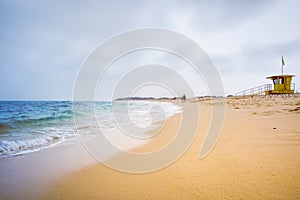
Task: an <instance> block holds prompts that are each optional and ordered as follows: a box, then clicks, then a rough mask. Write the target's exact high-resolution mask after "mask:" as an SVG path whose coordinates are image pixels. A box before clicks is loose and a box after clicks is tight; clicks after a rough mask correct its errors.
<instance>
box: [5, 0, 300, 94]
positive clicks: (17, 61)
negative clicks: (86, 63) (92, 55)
mask: <svg viewBox="0 0 300 200" xmlns="http://www.w3.org/2000/svg"><path fill="white" fill-rule="evenodd" d="M298 7H299V2H298V1H293V0H289V1H271V0H270V1H259V0H256V1H225V0H224V1H222V0H213V1H109V2H105V1H102V2H101V1H100V2H99V1H87V2H84V3H83V2H74V1H35V0H30V1H21V0H20V1H1V2H0V28H1V32H0V53H1V54H0V84H1V88H0V99H7V98H19V99H20V98H25V99H32V98H33V99H34V98H39V99H44V98H47V99H59V98H61V99H70V98H71V95H72V87H73V83H74V80H75V78H76V73H77V71H78V70H79V66H80V64H81V63H82V61H83V59H84V58H85V57H86V56H87V55H88V53H89V52H90V51H91V50H92V49H93V48H95V46H96V45H97V44H99V43H100V42H102V41H104V40H105V39H107V38H109V37H111V36H112V35H114V34H117V33H119V32H122V31H126V30H128V29H134V28H139V27H148V26H155V27H161V28H167V29H172V30H175V31H178V32H181V33H182V34H185V35H187V36H189V37H191V38H192V39H194V40H195V41H197V42H198V43H199V44H200V45H202V46H203V47H204V48H205V49H206V50H207V52H208V54H209V55H210V56H211V58H212V60H213V61H214V62H215V63H216V65H217V68H218V69H219V71H220V73H221V76H222V77H223V81H224V84H225V89H226V92H227V93H232V91H234V90H239V89H243V88H245V87H248V86H250V85H251V84H254V83H256V82H259V80H263V79H264V76H265V74H271V73H276V72H277V71H279V70H278V69H277V66H278V65H279V67H280V57H281V55H283V56H285V58H286V63H287V68H286V70H287V72H291V73H295V74H296V75H297V74H300V71H299V70H298V69H296V68H295V66H298V63H299V62H298V60H297V58H298V57H299V38H300V35H299V33H300V30H299V29H300V28H299V25H298V24H297V23H296V21H297V19H298V18H299V12H298V10H297V8H298ZM167 58H168V57H165V58H161V59H167ZM140 59H144V58H140ZM146 60H147V59H145V61H146ZM148 60H149V59H148ZM278 60H279V61H278ZM278 63H279V64H278ZM144 64H148V63H144ZM275 68H276V69H275ZM116 73H118V72H116ZM241 74H245V75H247V77H249V79H251V80H252V81H249V82H246V81H245V78H244V79H243V78H242V77H240V76H241ZM239 77H240V78H239ZM191 79H192V78H191ZM295 81H296V82H298V78H297V77H296V79H295ZM237 83H238V86H236V88H234V87H233V86H235V85H237ZM299 84H300V83H299ZM296 85H298V84H296Z"/></svg>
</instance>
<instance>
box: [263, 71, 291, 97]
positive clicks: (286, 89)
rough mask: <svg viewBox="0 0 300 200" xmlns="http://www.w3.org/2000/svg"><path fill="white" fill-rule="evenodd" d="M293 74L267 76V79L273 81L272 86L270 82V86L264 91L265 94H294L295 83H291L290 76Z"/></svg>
mask: <svg viewBox="0 0 300 200" xmlns="http://www.w3.org/2000/svg"><path fill="white" fill-rule="evenodd" d="M294 76H295V75H289V74H285V75H275V76H269V77H267V79H271V80H272V81H273V87H272V85H271V84H269V85H270V87H268V89H267V90H266V91H265V93H266V95H271V94H294V92H295V83H292V78H293V77H294Z"/></svg>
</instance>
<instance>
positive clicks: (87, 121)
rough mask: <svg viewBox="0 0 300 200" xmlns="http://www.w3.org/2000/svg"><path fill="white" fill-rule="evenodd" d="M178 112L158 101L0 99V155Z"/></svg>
mask: <svg viewBox="0 0 300 200" xmlns="http://www.w3.org/2000/svg"><path fill="white" fill-rule="evenodd" d="M155 108H160V109H155ZM178 112H181V108H180V107H178V106H176V105H174V104H171V103H159V102H142V101H140V102H113V103H112V102H72V101H0V157H6V156H14V155H20V154H26V153H31V152H34V151H38V150H41V149H44V148H49V147H52V146H55V145H58V144H59V143H61V142H63V141H65V140H70V139H72V138H74V137H77V132H76V129H81V130H85V131H86V133H87V134H89V133H90V132H91V131H90V130H91V129H93V128H95V127H97V128H100V129H110V128H115V127H117V126H126V125H127V124H139V123H145V122H146V124H147V123H148V124H151V123H152V122H154V121H158V120H163V119H166V118H168V117H170V116H172V115H173V114H175V113H178ZM74 117H75V119H76V120H75V121H74ZM75 122H76V123H75Z"/></svg>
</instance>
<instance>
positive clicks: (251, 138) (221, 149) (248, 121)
mask: <svg viewBox="0 0 300 200" xmlns="http://www.w3.org/2000/svg"><path fill="white" fill-rule="evenodd" d="M195 103H198V104H199V107H200V120H199V124H198V125H199V128H198V131H197V136H196V138H195V140H194V141H193V143H192V145H191V146H190V148H189V149H188V151H186V152H185V153H184V155H183V156H182V157H180V158H179V159H178V160H177V161H176V162H174V163H173V164H172V165H170V166H168V167H166V168H163V169H160V170H158V171H155V172H151V173H142V174H132V173H124V172H119V171H117V170H113V169H110V168H109V167H106V166H104V165H102V164H100V163H97V164H93V165H90V166H88V167H86V168H83V169H81V170H79V171H76V172H73V173H71V174H68V175H66V176H65V177H64V178H62V179H61V180H59V181H57V182H55V183H54V184H53V185H52V186H51V187H50V188H49V190H48V191H47V192H46V194H45V195H44V196H43V197H42V198H43V199H299V198H300V157H299V154H300V124H299V121H300V97H299V96H297V95H296V96H291V97H281V96H278V97H272V98H269V97H265V98H263V97H254V98H251V97H248V98H239V99H237V98H227V100H226V118H225V124H224V128H223V131H222V134H221V137H220V138H219V141H218V143H217V144H216V146H215V147H214V149H213V151H212V152H211V153H210V154H209V155H208V156H207V157H206V158H204V159H199V151H200V147H201V144H202V143H203V139H204V136H205V134H206V132H207V129H208V127H209V123H210V114H211V107H210V106H211V105H210V101H209V100H206V101H198V102H193V104H195ZM189 104H190V103H185V105H184V110H183V112H185V113H188V112H191V110H189ZM180 120H181V115H180V114H178V115H175V116H173V117H171V118H170V119H168V120H167V122H166V123H165V125H164V127H163V129H162V130H161V131H160V133H159V134H158V135H157V136H155V137H154V138H153V140H151V141H150V142H149V143H147V144H146V145H144V146H142V147H139V148H136V149H133V150H132V151H133V152H138V153H147V152H151V151H153V150H157V149H159V148H162V147H164V145H166V144H167V143H168V142H169V141H170V140H171V139H172V138H173V137H174V132H176V130H177V129H178V128H179V126H180V122H181V121H180ZM114 159H118V157H115V158H114Z"/></svg>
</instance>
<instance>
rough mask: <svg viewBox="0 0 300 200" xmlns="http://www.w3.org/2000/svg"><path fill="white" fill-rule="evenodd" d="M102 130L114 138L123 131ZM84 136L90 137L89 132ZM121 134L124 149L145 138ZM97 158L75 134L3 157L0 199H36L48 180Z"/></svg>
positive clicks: (0, 161)
mask: <svg viewBox="0 0 300 200" xmlns="http://www.w3.org/2000/svg"><path fill="white" fill-rule="evenodd" d="M160 123H161V122H160V121H155V122H154V125H153V127H152V128H151V127H150V128H148V129H153V128H154V127H155V126H156V125H157V124H160ZM103 134H106V135H108V136H107V137H108V138H110V139H111V140H117V139H118V137H120V136H122V135H123V134H122V133H121V132H120V131H118V130H117V129H116V128H110V129H108V130H105V131H104V132H103ZM146 134H147V133H145V135H146ZM88 138H89V139H88V140H90V139H91V138H90V136H88ZM122 138H123V139H122V140H121V141H118V140H117V141H116V142H117V144H118V145H119V146H121V147H122V148H124V149H125V150H128V151H130V149H133V148H136V147H138V146H141V145H144V144H145V143H147V142H149V141H148V140H145V141H144V142H140V141H137V142H136V141H133V140H132V141H131V140H128V138H126V137H122ZM92 140H93V139H92ZM124 141H125V142H124ZM114 156H116V155H114V154H110V153H109V152H108V153H107V155H106V159H110V158H112V157H114ZM97 162H98V161H97V160H96V159H95V158H94V157H93V156H92V155H90V154H89V152H88V151H87V150H86V149H85V147H84V146H83V144H82V143H81V141H80V140H79V138H78V136H77V137H75V138H71V139H68V140H65V141H63V142H61V143H59V144H56V145H54V146H50V147H48V148H44V149H41V150H38V151H35V152H31V153H25V154H20V155H14V156H7V157H3V158H1V159H0V168H1V170H0V177H1V179H0V187H1V190H0V199H39V198H40V196H43V195H44V193H45V192H46V191H47V190H48V189H49V188H50V187H51V185H52V184H54V183H55V182H57V181H59V180H60V179H62V178H63V177H64V176H66V175H68V174H70V173H73V172H76V171H78V170H81V169H84V168H85V167H88V166H90V165H92V164H95V163H97Z"/></svg>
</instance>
